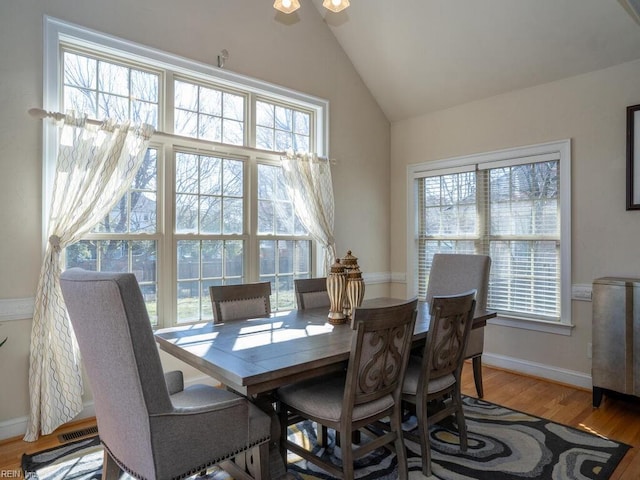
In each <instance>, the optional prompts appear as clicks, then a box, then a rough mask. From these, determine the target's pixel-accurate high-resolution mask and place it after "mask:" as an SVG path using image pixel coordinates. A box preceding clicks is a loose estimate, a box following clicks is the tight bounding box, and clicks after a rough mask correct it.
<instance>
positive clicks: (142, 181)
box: [92, 148, 158, 233]
mask: <svg viewBox="0 0 640 480" xmlns="http://www.w3.org/2000/svg"><path fill="white" fill-rule="evenodd" d="M157 155H158V151H157V150H156V149H154V148H149V149H147V153H146V155H145V157H144V159H143V162H142V165H141V166H140V169H139V170H138V172H137V173H136V176H135V178H134V179H133V182H132V186H131V188H130V189H129V191H128V192H127V193H126V194H125V195H124V196H123V197H122V198H121V199H120V201H119V202H118V203H116V205H115V206H114V207H113V208H112V209H111V212H109V214H108V215H107V216H106V217H105V219H104V220H102V221H101V222H100V223H99V224H98V225H96V226H95V227H94V229H93V230H92V231H93V232H103V233H154V232H156V231H157V202H156V189H157V181H158V165H157V163H158V162H157Z"/></svg>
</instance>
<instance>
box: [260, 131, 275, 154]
mask: <svg viewBox="0 0 640 480" xmlns="http://www.w3.org/2000/svg"><path fill="white" fill-rule="evenodd" d="M256 147H258V148H262V149H264V150H274V140H273V129H271V128H266V127H256Z"/></svg>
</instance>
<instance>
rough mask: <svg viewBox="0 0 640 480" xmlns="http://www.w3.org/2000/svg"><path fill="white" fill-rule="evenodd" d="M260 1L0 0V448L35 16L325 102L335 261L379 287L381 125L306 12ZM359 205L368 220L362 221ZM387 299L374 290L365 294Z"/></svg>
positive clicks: (31, 235)
mask: <svg viewBox="0 0 640 480" xmlns="http://www.w3.org/2000/svg"><path fill="white" fill-rule="evenodd" d="M272 3H273V2H270V1H268V0H266V1H265V0H182V1H180V2H176V1H174V0H136V1H135V2H131V1H129V0H110V1H107V2H105V1H103V0H83V1H81V2H78V1H76V0H20V1H2V2H0V79H1V81H0V84H1V85H2V88H0V225H1V226H2V227H1V228H2V234H0V340H1V339H2V338H4V337H5V336H9V341H8V342H7V344H6V345H5V346H3V347H2V348H1V349H0V365H2V368H0V385H1V387H0V438H1V437H2V433H3V432H6V431H10V430H11V429H12V428H14V429H20V428H22V427H21V426H22V425H23V424H24V416H26V415H27V413H28V387H27V385H28V384H27V371H28V352H29V335H30V329H31V320H30V318H26V319H23V320H12V321H5V322H2V320H3V319H6V318H8V315H3V314H6V313H7V311H6V310H7V309H8V308H9V307H8V305H12V304H13V299H23V298H27V299H28V298H33V297H34V296H35V289H36V284H37V278H38V273H39V269H40V261H41V245H42V226H41V225H42V211H41V204H42V198H41V197H42V195H41V182H42V179H41V175H42V168H41V166H42V158H41V149H42V145H41V144H42V141H41V136H42V124H41V121H40V120H36V119H34V118H32V117H30V116H29V115H28V114H27V110H28V109H29V108H32V107H40V106H41V105H42V25H43V16H44V15H50V16H53V17H56V18H59V19H62V20H65V21H68V22H72V23H76V24H79V25H82V26H85V27H89V28H92V29H95V30H98V31H101V32H104V33H107V34H110V35H114V36H118V37H121V38H124V39H127V40H131V41H134V42H138V43H141V44H144V45H148V46H151V47H153V48H156V49H160V50H164V51H167V52H170V53H174V54H177V55H181V56H184V57H187V58H190V59H193V60H196V61H200V62H205V63H209V64H216V61H217V55H218V53H219V52H220V51H221V50H222V49H227V50H228V51H229V54H230V58H229V60H228V61H227V63H226V67H225V68H227V69H228V70H231V71H234V72H237V73H240V74H244V75H249V76H252V77H255V78H258V79H261V80H265V81H268V82H272V83H276V84H279V85H283V86H285V87H289V88H293V89H295V90H299V91H302V92H305V93H308V94H311V95H314V96H318V97H322V98H326V99H328V100H329V101H330V127H331V130H330V132H331V144H330V152H329V153H330V157H331V158H334V159H336V160H337V164H336V165H335V166H334V167H333V177H334V190H335V196H336V213H337V214H336V225H335V228H336V240H337V248H338V253H339V254H340V255H344V254H345V253H346V251H347V250H348V249H351V250H353V252H354V254H355V255H357V256H358V257H359V258H360V262H359V263H360V265H361V268H362V269H363V271H364V272H367V273H370V274H376V276H377V277H378V278H384V277H385V275H386V276H387V277H388V268H389V241H390V239H389V234H388V232H389V217H390V215H389V204H390V203H389V188H390V187H389V180H388V173H389V155H390V131H389V123H388V121H387V120H386V118H385V116H384V115H383V113H382V112H381V110H380V108H379V107H378V105H377V104H376V102H375V101H374V99H373V98H372V97H371V95H370V93H369V91H368V90H367V89H366V87H365V86H364V84H363V83H362V81H361V79H360V77H359V76H358V75H357V73H356V72H355V70H354V68H353V66H352V65H351V63H350V61H349V60H348V58H347V57H346V55H345V54H344V52H343V51H342V49H341V48H340V47H339V46H338V44H337V42H336V40H335V38H334V37H333V35H332V33H331V32H330V31H329V29H328V28H327V26H326V25H325V23H324V21H323V19H322V16H321V15H320V14H319V13H318V11H317V10H316V9H315V8H314V7H313V5H312V4H311V2H303V5H302V8H301V9H300V10H299V12H298V14H297V15H296V16H294V17H287V19H286V20H287V21H288V23H290V24H289V25H286V24H284V23H282V22H280V21H278V20H277V18H276V13H275V10H273V8H272ZM362 205H367V211H368V212H372V213H371V214H369V215H366V216H365V215H362V209H361V208H359V207H360V206H362ZM387 293H388V285H387V284H385V283H381V284H378V285H370V286H369V288H368V294H369V295H384V294H387ZM8 313H12V312H8ZM26 316H27V317H29V314H27V315H26ZM170 366H172V367H173V366H175V365H174V364H173V363H172V364H171V365H170ZM190 372H191V374H192V375H194V374H196V372H195V371H190ZM89 398H90V396H89V395H87V399H89ZM3 427H6V428H4V430H3ZM16 434H18V433H16Z"/></svg>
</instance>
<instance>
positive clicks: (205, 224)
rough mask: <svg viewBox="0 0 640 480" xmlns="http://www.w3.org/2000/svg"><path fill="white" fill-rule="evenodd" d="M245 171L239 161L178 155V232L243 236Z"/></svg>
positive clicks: (180, 153) (179, 153)
mask: <svg viewBox="0 0 640 480" xmlns="http://www.w3.org/2000/svg"><path fill="white" fill-rule="evenodd" d="M243 169H244V164H243V162H242V161H239V160H230V159H226V158H225V159H222V158H219V157H209V156H204V155H195V154H188V153H184V152H178V153H177V154H176V197H175V198H176V233H210V234H218V233H225V234H232V233H233V234H241V233H242V232H243V225H244V199H243V192H244V180H243V179H244V173H243V172H244V170H243ZM183 192H184V193H183ZM221 192H223V193H222V194H221ZM234 195H235V197H234Z"/></svg>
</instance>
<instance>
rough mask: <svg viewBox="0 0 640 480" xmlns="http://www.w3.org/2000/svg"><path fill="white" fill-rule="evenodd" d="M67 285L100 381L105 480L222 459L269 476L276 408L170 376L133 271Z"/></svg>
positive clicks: (86, 359) (178, 472)
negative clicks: (268, 409)
mask: <svg viewBox="0 0 640 480" xmlns="http://www.w3.org/2000/svg"><path fill="white" fill-rule="evenodd" d="M60 287H61V289H62V294H63V297H64V301H65V304H66V307H67V311H68V313H69V318H70V320H71V324H72V325H73V331H74V333H75V336H76V338H77V341H78V346H79V348H80V353H81V354H82V360H83V364H84V366H85V368H86V372H87V376H88V379H89V383H90V384H91V390H92V393H93V401H94V407H95V414H96V420H97V424H98V432H99V435H100V441H101V442H102V444H103V446H104V464H103V475H102V478H103V479H108V480H111V479H117V478H120V473H121V471H125V472H127V473H129V474H130V475H131V476H133V477H134V478H141V479H142V478H146V479H157V480H170V479H177V478H187V477H190V476H191V475H193V474H195V473H198V472H200V471H203V470H206V469H207V468H208V467H209V466H211V465H215V464H219V465H221V466H222V467H223V468H224V469H225V470H227V471H228V472H229V473H231V474H232V475H233V477H234V478H237V479H250V478H255V479H261V478H262V479H266V478H269V440H270V435H271V419H270V417H269V415H267V414H266V413H264V412H263V411H262V410H260V409H259V408H258V407H257V406H255V405H253V404H252V403H251V402H249V401H248V400H247V399H246V398H244V397H241V396H240V395H236V394H234V393H231V392H228V391H226V390H223V389H221V388H215V387H212V386H209V385H192V386H190V387H187V388H184V380H183V376H182V372H179V371H174V372H168V373H167V374H166V375H165V374H163V371H162V365H161V363H160V355H159V353H158V348H157V346H156V342H155V339H154V335H153V331H152V329H151V323H150V322H149V316H148V314H147V309H146V306H145V303H144V299H143V297H142V293H141V291H140V287H139V286H138V282H137V281H136V278H135V276H134V275H133V274H132V273H111V272H91V271H86V270H82V269H80V268H72V269H69V270H66V271H65V272H64V273H62V275H61V276H60ZM234 457H235V458H236V459H237V460H239V461H237V462H233V461H231V459H233V458H234ZM0 476H1V475H0Z"/></svg>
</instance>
